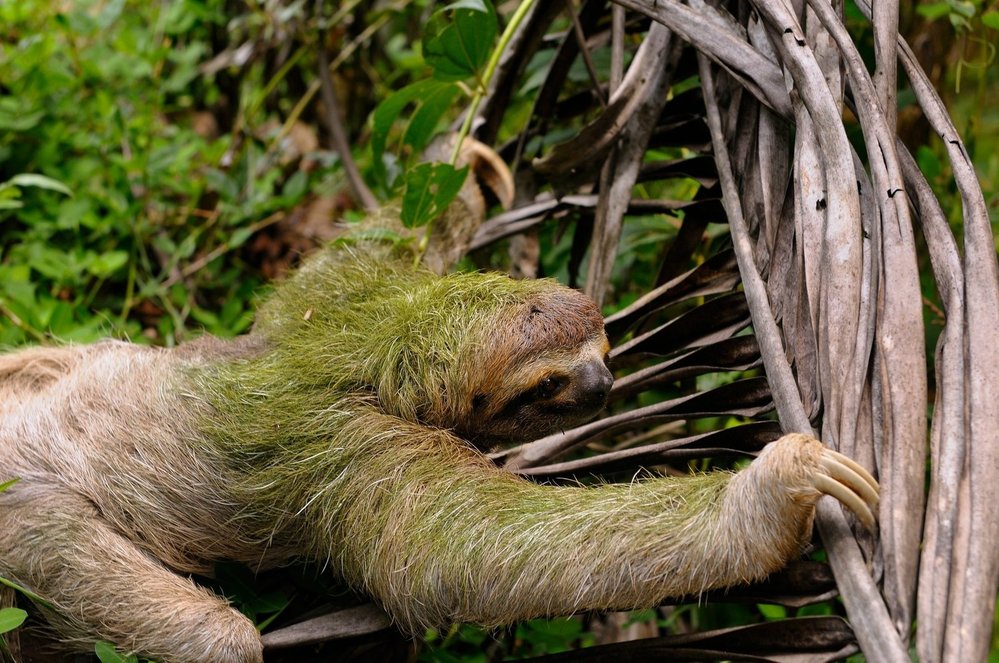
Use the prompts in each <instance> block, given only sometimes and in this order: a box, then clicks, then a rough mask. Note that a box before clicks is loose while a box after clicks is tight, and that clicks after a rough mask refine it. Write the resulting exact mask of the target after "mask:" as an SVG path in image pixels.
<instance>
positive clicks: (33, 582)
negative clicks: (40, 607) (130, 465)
mask: <svg viewBox="0 0 999 663" xmlns="http://www.w3.org/2000/svg"><path fill="white" fill-rule="evenodd" d="M27 488H28V487H27V486H16V487H15V489H14V490H12V491H11V492H12V493H13V492H15V491H17V489H22V490H24V489H27ZM10 497H14V496H13V495H11V496H10ZM0 528H2V529H3V531H4V535H3V536H0V575H3V576H6V577H10V579H11V580H14V581H16V582H18V583H20V584H22V585H24V586H25V587H26V588H28V589H30V590H31V591H33V592H34V593H36V594H38V595H39V596H40V597H42V598H43V599H45V600H46V601H47V602H48V603H49V604H50V605H51V608H52V609H51V612H50V611H48V610H47V611H46V612H48V613H49V614H48V618H49V622H50V625H51V626H52V627H53V628H54V630H55V631H56V633H57V634H58V636H59V637H60V638H61V639H63V640H65V641H66V642H67V643H70V644H71V645H72V646H74V647H76V648H79V647H81V646H83V647H86V648H92V647H93V644H92V641H93V639H94V637H95V635H97V636H99V637H100V638H102V639H105V640H108V641H111V642H113V643H114V644H116V645H117V646H118V647H120V648H122V649H125V650H129V651H134V652H137V653H139V654H141V655H145V656H150V657H153V658H155V659H157V660H159V661H161V663H167V662H173V661H177V662H188V661H191V662H193V661H213V662H218V663H224V662H228V661H233V662H234V663H235V662H237V661H238V662H239V663H245V662H255V661H262V660H263V656H262V646H261V643H260V638H259V636H258V634H257V631H256V629H255V628H254V627H253V624H252V623H250V621H249V620H248V619H246V617H244V616H243V615H241V614H240V613H239V612H237V611H236V610H234V609H232V608H231V607H230V606H229V605H228V604H227V603H226V602H225V601H224V600H223V599H221V598H220V597H218V596H216V595H214V594H212V593H211V592H209V591H207V590H205V589H203V588H200V587H198V586H197V585H195V584H194V583H193V582H192V581H191V580H190V579H188V578H184V577H182V576H179V575H177V574H175V573H173V572H171V571H169V570H168V569H166V568H165V567H164V566H163V565H162V564H160V563H159V562H158V561H157V560H155V559H154V558H152V557H151V556H150V555H148V554H147V553H145V552H144V551H143V550H141V549H140V548H139V547H138V546H136V545H135V544H134V543H132V542H131V541H130V540H128V539H126V538H125V537H123V536H121V535H120V534H118V533H117V532H116V531H114V530H113V529H112V528H111V527H110V526H109V525H108V524H107V523H106V522H104V521H103V519H101V518H100V516H99V514H98V513H97V511H96V509H95V508H94V506H93V504H92V503H91V502H89V501H88V500H86V499H85V498H82V497H80V496H77V495H73V494H69V493H66V492H62V491H61V490H60V489H58V488H52V489H51V490H49V489H47V488H42V487H39V486H37V485H36V486H32V487H31V488H30V490H25V491H24V492H23V493H22V495H21V498H20V499H16V500H15V501H14V504H13V505H10V504H5V505H4V506H3V509H2V514H0Z"/></svg>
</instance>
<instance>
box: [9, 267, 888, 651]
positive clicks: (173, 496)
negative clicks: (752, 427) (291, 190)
mask: <svg viewBox="0 0 999 663" xmlns="http://www.w3.org/2000/svg"><path fill="white" fill-rule="evenodd" d="M355 253H357V251H356V250H355V251H351V250H347V249H342V248H340V249H329V250H327V251H325V252H323V253H321V254H319V255H318V256H317V257H315V258H314V259H312V260H311V261H308V262H307V263H306V265H305V266H304V267H303V268H302V269H300V270H299V271H298V272H297V274H295V275H294V276H293V277H292V278H290V279H288V280H287V281H286V282H285V283H284V284H282V285H280V286H279V287H278V288H277V289H276V290H275V292H274V294H273V296H272V297H271V298H270V299H269V301H267V302H266V303H265V304H264V305H263V307H262V309H261V311H260V313H259V318H258V322H257V325H256V327H255V328H254V331H253V332H252V333H250V334H249V335H246V336H244V337H242V338H238V339H235V340H231V341H222V340H217V339H213V338H203V339H201V340H198V341H195V342H192V343H187V344H184V345H181V346H179V347H177V348H174V349H169V350H168V349H157V348H149V347H140V346H137V345H132V344H128V343H123V342H114V341H108V342H103V343H97V344H94V345H87V346H70V347H57V348H35V349H28V350H22V351H20V352H15V353H13V354H8V355H4V356H0V482H3V481H5V480H8V479H14V478H16V479H18V481H17V482H16V483H15V484H14V485H13V486H12V487H11V488H10V489H9V490H7V491H5V492H3V493H0V532H2V533H3V534H2V535H0V576H3V577H5V578H7V579H9V580H11V581H14V582H15V583H17V584H19V585H21V586H22V587H24V588H26V589H28V590H30V591H31V592H33V593H34V594H36V595H37V596H38V597H41V598H42V599H44V601H45V602H47V604H48V607H47V608H46V609H45V613H46V615H47V617H48V619H49V621H50V623H51V626H52V627H53V629H54V630H55V632H56V633H57V634H58V635H59V637H60V638H62V639H63V640H64V641H65V642H67V643H68V644H69V646H79V645H83V644H85V643H87V642H92V641H94V640H96V639H104V640H109V641H111V642H114V643H116V644H117V645H119V646H120V647H123V648H125V649H128V650H131V651H135V652H138V653H140V654H142V655H145V656H151V657H155V658H157V659H159V660H161V661H213V662H216V663H221V662H224V661H234V662H235V661H238V662H246V661H260V660H262V649H261V641H260V637H259V635H258V633H257V631H256V630H255V628H254V626H253V625H252V624H251V623H250V622H249V620H247V619H246V618H245V617H244V616H243V615H241V614H240V613H239V612H237V611H236V610H234V609H233V608H232V607H230V606H229V605H228V604H227V603H226V601H225V600H224V599H222V598H221V597H219V596H217V595H215V594H213V593H211V592H210V591H208V590H206V589H204V588H202V587H199V586H197V585H196V584H195V583H194V582H192V581H191V580H190V579H189V577H188V574H194V573H207V572H210V571H211V570H212V568H213V566H214V564H215V563H216V562H217V561H219V560H234V561H239V562H245V563H247V564H249V565H251V566H252V567H253V568H266V567H273V566H277V565H281V564H286V563H288V562H289V561H292V560H296V559H305V560H315V561H317V562H319V563H321V564H325V565H328V566H329V567H330V568H332V569H334V570H335V571H336V572H337V573H338V574H340V576H341V577H342V578H343V579H344V580H345V581H346V582H347V583H348V584H349V585H350V586H351V587H352V588H354V589H356V590H357V591H359V592H362V593H365V594H367V595H369V596H370V597H371V598H372V599H374V600H375V601H376V602H377V603H378V604H379V605H380V606H382V607H383V608H384V610H385V611H386V612H387V613H388V614H389V615H390V616H391V618H392V619H393V620H394V621H395V623H396V624H397V625H398V626H399V627H400V628H402V629H403V630H404V631H407V632H411V633H416V632H419V630H420V629H422V628H424V627H427V626H430V625H445V624H448V623H452V622H456V621H470V622H477V623H480V624H485V625H496V624H503V623H509V622H512V621H515V620H522V619H526V618H532V617H538V616H543V615H562V614H569V613H573V612H576V611H582V610H597V609H624V608H637V607H644V606H652V605H655V604H657V603H658V602H661V601H662V600H663V599H665V598H667V597H671V596H680V595H691V594H697V593H699V592H702V591H704V590H708V589H712V588H718V587H725V586H730V585H733V584H738V583H743V582H747V581H752V580H755V579H759V578H762V577H764V576H765V575H767V574H769V573H770V572H772V571H774V570H776V569H778V568H780V567H781V566H782V565H783V564H784V563H785V562H786V561H787V560H788V559H789V558H791V557H793V556H794V555H796V554H798V553H799V551H800V546H801V544H802V542H803V541H804V540H805V539H806V538H807V536H808V533H809V530H810V527H811V522H812V518H813V514H814V507H815V504H816V501H817V500H818V498H819V497H820V495H821V494H822V493H832V494H834V495H836V496H837V497H839V498H840V499H842V500H843V501H844V502H846V503H848V504H849V505H850V506H851V507H852V508H853V509H854V510H855V511H856V512H857V513H858V515H859V516H861V518H862V520H865V521H868V522H871V521H872V520H873V516H872V515H871V511H870V509H869V507H868V505H869V506H870V508H873V506H874V504H875V503H876V500H877V493H876V484H875V483H874V480H873V479H871V478H870V477H869V475H867V474H866V473H864V472H863V470H861V469H859V467H857V466H856V464H854V463H852V462H851V461H849V460H847V459H845V458H843V457H842V456H839V455H838V454H835V453H834V452H831V451H828V450H826V449H825V448H824V447H823V446H822V445H821V444H820V443H819V442H817V441H815V440H813V439H811V438H808V437H805V436H801V435H788V436H785V437H784V438H782V439H780V440H778V441H777V442H774V443H773V444H771V445H770V446H768V447H767V448H766V449H765V450H764V451H763V453H762V454H761V455H760V457H759V458H758V459H757V460H756V461H755V462H753V463H752V464H751V465H750V466H749V467H748V468H747V469H745V470H743V471H741V472H738V473H728V472H713V473H706V474H700V475H694V476H690V477H685V478H652V479H647V480H643V481H636V482H633V483H630V484H626V485H614V484H602V485H598V486H593V487H580V486H574V487H556V486H544V485H538V484H536V483H532V482H530V481H527V480H525V479H522V478H519V477H517V476H515V475H513V474H511V473H509V472H506V471H504V470H502V469H500V468H498V467H496V466H495V465H494V464H493V463H492V462H490V461H489V460H488V459H487V458H486V457H485V456H484V455H483V454H482V452H481V449H482V448H483V447H486V446H491V445H494V444H496V443H499V442H507V441H517V440H525V439H530V438H533V437H536V436H541V435H545V434H547V433H550V432H553V431H557V430H559V429H564V428H565V427H569V426H573V425H575V424H577V423H579V422H582V421H584V420H586V419H587V418H590V417H592V416H593V415H594V414H595V413H596V412H598V411H599V410H600V409H601V408H602V407H603V405H604V403H605V400H606V397H607V393H608V391H609V389H610V386H611V383H612V376H611V374H610V372H609V371H608V369H607V367H606V366H605V363H604V359H605V357H606V353H607V349H608V344H607V339H606V337H605V335H604V331H603V323H602V319H601V316H600V313H599V311H598V310H597V308H596V306H595V305H594V304H593V303H592V302H591V301H590V300H589V299H588V298H587V297H585V296H584V295H582V294H580V293H578V292H576V291H573V290H570V289H568V288H565V287H563V286H561V285H558V284H556V283H554V282H551V281H546V280H537V281H531V280H524V281H514V280H511V279H508V278H506V277H504V276H500V275H496V274H481V273H474V274H468V273H464V274H461V273H459V274H451V275H448V276H443V277H441V276H436V275H434V274H432V273H430V272H427V271H422V270H420V269H414V268H412V267H411V266H409V265H408V263H405V262H394V261H391V260H388V259H385V258H384V257H382V258H379V259H372V258H365V257H364V256H363V255H355Z"/></svg>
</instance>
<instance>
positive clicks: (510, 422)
mask: <svg viewBox="0 0 999 663" xmlns="http://www.w3.org/2000/svg"><path fill="white" fill-rule="evenodd" d="M547 286H548V287H547V288H545V289H544V290H540V291H538V292H536V293H532V294H531V295H529V296H527V297H526V298H524V299H523V300H522V301H520V302H517V303H516V304H514V305H511V306H508V307H506V308H503V309H500V310H498V311H497V312H496V317H495V319H494V320H493V321H491V323H490V325H491V327H490V328H489V329H488V330H486V333H485V335H484V340H483V341H482V342H481V344H480V345H477V347H474V346H473V347H470V348H469V349H468V351H467V352H466V357H467V361H468V366H469V368H470V370H469V372H468V374H467V376H466V377H467V387H466V389H465V390H464V395H463V396H464V399H465V402H464V403H462V404H461V405H462V406H463V407H460V408H459V409H460V412H461V414H462V415H464V416H461V417H459V419H458V421H457V422H455V425H454V429H455V432H457V433H458V434H459V435H460V436H461V437H463V438H465V439H467V440H469V441H471V442H473V443H474V444H476V445H478V446H483V447H486V446H493V445H496V444H501V443H505V442H517V441H523V440H530V439H534V438H537V437H541V436H543V435H547V434H549V433H553V432H557V431H560V430H565V429H567V428H571V427H572V426H576V425H578V424H581V423H583V422H585V421H587V420H589V419H591V418H592V417H594V416H595V415H596V414H597V413H598V412H599V411H600V410H601V409H602V408H603V407H604V404H605V403H606V402H607V394H608V393H609V392H610V388H611V385H612V384H613V382H614V377H613V375H611V372H610V370H608V368H607V365H606V358H607V351H608V350H609V348H610V346H609V344H608V342H607V337H606V336H605V334H604V325H603V318H602V317H601V315H600V311H599V310H598V309H597V307H596V305H595V304H594V303H593V301H592V300H590V299H589V298H588V297H586V296H585V295H583V294H581V293H579V292H576V291H574V290H570V289H569V288H565V287H562V286H559V285H556V284H554V283H548V284H547Z"/></svg>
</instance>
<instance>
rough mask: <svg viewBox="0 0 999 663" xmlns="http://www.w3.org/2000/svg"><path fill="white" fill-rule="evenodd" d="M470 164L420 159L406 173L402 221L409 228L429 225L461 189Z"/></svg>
mask: <svg viewBox="0 0 999 663" xmlns="http://www.w3.org/2000/svg"><path fill="white" fill-rule="evenodd" d="M467 174H468V166H465V167H464V168H455V167H454V166H452V165H451V164H448V163H420V164H417V165H415V166H413V167H412V168H411V169H410V170H409V171H408V172H407V174H406V188H405V189H404V190H403V194H402V224H403V225H404V226H406V227H407V228H417V227H419V226H423V225H426V224H427V223H429V222H430V221H431V220H432V219H435V218H437V217H438V216H440V215H441V214H443V213H444V210H446V209H447V207H448V205H450V204H451V201H453V200H454V199H455V197H456V196H457V195H458V192H459V191H461V185H462V184H463V183H464V182H465V176H466V175H467Z"/></svg>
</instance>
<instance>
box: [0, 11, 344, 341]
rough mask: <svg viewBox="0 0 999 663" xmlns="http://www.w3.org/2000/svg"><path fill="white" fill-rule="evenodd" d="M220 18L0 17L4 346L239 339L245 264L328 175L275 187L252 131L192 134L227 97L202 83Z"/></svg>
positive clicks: (215, 81)
mask: <svg viewBox="0 0 999 663" xmlns="http://www.w3.org/2000/svg"><path fill="white" fill-rule="evenodd" d="M223 6H224V2H223V1H222V0H180V1H178V2H174V3H165V4H156V5H152V6H151V5H148V4H147V3H140V2H137V1H135V0H127V1H126V0H118V1H115V2H80V3H70V4H68V5H59V4H53V3H49V2H45V1H44V0H25V1H24V2H17V3H4V4H3V5H0V25H3V39H2V40H0V80H3V81H4V87H3V91H2V93H0V94H2V96H0V179H2V178H3V177H4V176H6V178H7V179H6V181H5V182H4V183H3V184H0V247H2V254H0V345H11V344H17V343H21V342H23V341H24V340H26V339H28V338H31V339H33V340H36V341H44V340H45V339H47V338H48V337H49V336H54V337H57V338H61V339H67V340H77V341H89V340H94V339H96V338H99V337H101V336H104V335H106V334H107V333H108V332H111V333H114V334H117V335H120V336H128V337H130V338H132V339H134V340H138V341H142V340H144V339H151V340H153V341H155V342H159V343H166V344H172V343H174V342H175V341H176V340H178V339H179V338H180V337H183V336H184V335H186V334H187V331H188V329H189V328H191V327H199V326H203V327H205V328H207V330H208V331H210V332H212V333H214V334H218V335H224V336H227V335H231V334H233V333H238V332H239V331H240V330H242V329H245V327H246V326H247V325H248V324H249V321H250V317H249V310H250V308H251V298H252V295H253V292H254V290H255V286H256V285H258V282H257V280H256V278H255V277H254V276H253V274H252V272H251V273H249V274H248V273H247V272H248V271H249V270H247V268H246V266H245V265H243V264H242V260H241V259H240V256H239V249H240V247H241V246H243V245H244V243H245V242H246V240H247V239H248V238H249V237H250V235H251V234H252V233H253V232H255V231H258V230H259V229H260V228H261V226H262V224H264V223H265V222H271V223H272V222H274V221H275V220H278V219H279V218H280V217H283V215H284V214H285V210H288V209H290V208H291V207H293V206H294V205H296V204H298V203H300V202H302V201H303V200H304V199H305V198H306V196H307V195H308V192H309V191H310V189H312V188H313V187H314V186H315V184H316V183H317V182H318V181H320V180H321V179H322V178H323V176H325V175H326V174H327V173H329V172H331V169H330V168H329V167H327V168H318V169H315V170H313V171H311V172H308V173H307V172H303V171H298V172H294V173H292V174H290V175H288V174H286V173H285V171H284V169H283V167H282V164H281V163H280V161H279V159H278V158H277V156H278V155H277V154H276V153H275V147H274V144H269V143H270V139H271V138H272V137H271V136H268V135H267V133H266V132H265V131H263V130H262V129H261V128H260V127H261V126H262V125H259V124H258V125H252V126H247V125H246V124H245V123H244V131H243V132H242V133H239V132H237V133H235V134H233V135H228V136H221V137H215V136H214V135H208V134H206V133H205V132H204V131H201V132H200V133H199V131H198V130H196V127H195V124H196V120H197V119H198V114H199V113H202V112H204V110H206V109H208V108H210V107H211V105H212V104H213V103H216V102H217V100H219V99H220V98H221V97H222V95H223V94H224V92H223V84H224V85H226V86H229V85H230V83H231V80H226V79H225V76H222V75H220V76H216V77H212V76H202V75H201V74H200V73H199V66H200V65H201V64H202V62H203V61H204V59H205V58H206V57H207V56H208V54H209V53H211V51H212V50H213V48H214V46H213V43H212V39H213V35H214V34H216V33H217V32H218V31H219V30H221V29H224V27H225V25H226V20H227V19H226V16H225V15H224V14H223V12H222V9H223ZM254 73H255V72H251V73H250V75H248V76H246V77H245V78H244V79H242V80H241V81H240V83H239V85H240V86H242V87H243V89H259V87H260V80H259V73H257V75H256V76H255V75H253V74H254ZM260 119H261V120H266V119H267V118H260ZM70 191H72V194H73V195H72V196H69V195H67V194H69V193H70ZM275 215H277V216H276V217H275ZM248 277H249V278H248ZM215 311H220V312H219V313H215Z"/></svg>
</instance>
